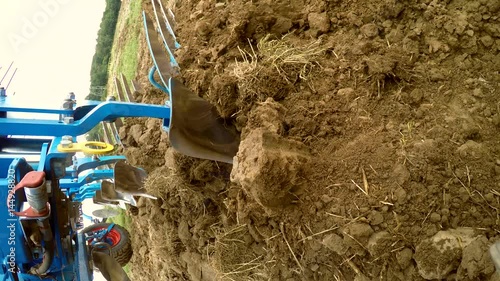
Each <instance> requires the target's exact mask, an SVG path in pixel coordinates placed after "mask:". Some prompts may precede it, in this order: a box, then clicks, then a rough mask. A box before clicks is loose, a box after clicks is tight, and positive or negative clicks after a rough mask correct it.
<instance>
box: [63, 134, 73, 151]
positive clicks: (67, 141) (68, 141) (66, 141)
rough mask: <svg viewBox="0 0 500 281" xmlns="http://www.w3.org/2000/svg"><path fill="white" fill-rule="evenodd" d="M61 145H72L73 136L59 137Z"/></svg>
mask: <svg viewBox="0 0 500 281" xmlns="http://www.w3.org/2000/svg"><path fill="white" fill-rule="evenodd" d="M61 146H62V147H64V148H70V147H72V146H73V137H72V136H63V137H62V139H61Z"/></svg>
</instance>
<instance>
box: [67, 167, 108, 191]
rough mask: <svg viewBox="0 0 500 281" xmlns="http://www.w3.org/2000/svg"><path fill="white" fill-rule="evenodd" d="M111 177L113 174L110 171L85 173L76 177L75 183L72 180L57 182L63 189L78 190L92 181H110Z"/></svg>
mask: <svg viewBox="0 0 500 281" xmlns="http://www.w3.org/2000/svg"><path fill="white" fill-rule="evenodd" d="M113 175H114V173H113V170H112V169H106V170H93V171H87V172H84V173H82V174H81V175H78V180H76V181H75V180H73V179H61V180H59V186H60V187H61V188H63V189H73V188H76V189H78V188H80V186H83V185H84V184H87V183H90V182H93V181H97V180H104V179H111V178H113Z"/></svg>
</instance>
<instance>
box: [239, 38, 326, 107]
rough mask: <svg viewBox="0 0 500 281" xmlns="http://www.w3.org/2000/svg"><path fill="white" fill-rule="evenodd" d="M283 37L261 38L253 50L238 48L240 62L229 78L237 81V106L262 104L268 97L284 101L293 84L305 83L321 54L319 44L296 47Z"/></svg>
mask: <svg viewBox="0 0 500 281" xmlns="http://www.w3.org/2000/svg"><path fill="white" fill-rule="evenodd" d="M290 41H291V40H289V39H288V38H287V37H286V36H285V37H283V38H281V39H271V36H270V35H268V36H266V37H264V38H262V39H261V40H260V41H259V42H258V43H257V46H256V49H255V48H254V47H253V46H252V45H250V50H249V51H246V50H243V49H241V48H239V47H238V50H239V51H240V54H241V58H242V61H236V63H235V65H234V67H233V69H232V72H231V76H234V77H235V78H236V80H237V85H238V90H239V100H238V103H239V106H240V108H244V107H245V105H248V104H252V102H254V101H255V100H257V101H264V100H266V99H267V98H268V97H272V98H274V99H275V100H280V99H283V98H284V97H285V96H286V95H287V94H288V92H290V90H291V89H292V86H293V84H295V83H297V82H298V81H301V80H307V78H308V76H309V74H310V73H311V71H312V69H313V68H314V67H315V66H319V63H318V61H317V60H318V59H319V57H320V56H321V55H322V54H323V53H324V51H325V50H324V48H322V47H321V44H320V41H319V40H316V41H314V42H312V43H309V44H306V45H301V46H295V45H293V44H292V43H291V42H290Z"/></svg>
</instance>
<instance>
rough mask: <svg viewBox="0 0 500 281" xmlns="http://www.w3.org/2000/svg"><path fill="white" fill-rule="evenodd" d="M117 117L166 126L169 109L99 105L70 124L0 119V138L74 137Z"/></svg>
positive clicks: (149, 106)
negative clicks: (157, 120) (156, 120)
mask: <svg viewBox="0 0 500 281" xmlns="http://www.w3.org/2000/svg"><path fill="white" fill-rule="evenodd" d="M0 111H2V109H1V108H0ZM119 117H151V118H161V119H163V120H164V125H165V123H168V124H169V125H170V119H171V109H170V107H167V106H162V105H151V104H139V103H128V102H103V103H101V104H99V105H98V106H96V107H95V108H94V109H92V110H91V111H90V112H89V113H87V114H86V115H85V116H84V117H83V118H82V119H80V120H78V121H75V122H74V123H71V124H65V123H61V122H59V121H53V120H34V119H19V118H0V135H27V136H46V135H47V134H51V135H53V136H57V137H60V136H64V135H70V136H78V135H83V134H85V133H86V132H88V131H90V130H91V129H92V128H94V127H95V126H96V125H97V124H99V122H101V121H106V120H113V119H116V118H119ZM167 120H168V122H166V121H167Z"/></svg>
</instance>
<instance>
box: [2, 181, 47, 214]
mask: <svg viewBox="0 0 500 281" xmlns="http://www.w3.org/2000/svg"><path fill="white" fill-rule="evenodd" d="M44 181H45V172H39V171H31V172H28V173H27V174H26V175H24V177H23V179H22V180H21V181H20V182H19V183H18V184H17V185H16V186H15V187H14V189H12V190H11V191H10V192H9V196H7V207H8V208H9V210H11V204H9V203H10V201H11V199H12V196H14V194H15V193H16V191H17V190H19V189H21V188H25V187H28V188H34V187H39V186H40V185H42V184H43V182H44ZM49 212H50V204H49V203H48V202H47V211H45V212H43V213H38V212H37V211H35V210H34V209H33V208H31V207H29V208H28V209H27V210H26V211H23V212H14V211H12V213H13V214H14V215H16V216H25V217H32V218H36V217H43V216H46V215H47V214H48V213H49Z"/></svg>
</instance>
